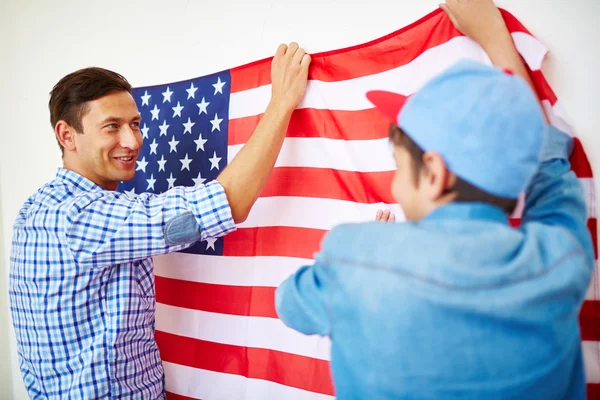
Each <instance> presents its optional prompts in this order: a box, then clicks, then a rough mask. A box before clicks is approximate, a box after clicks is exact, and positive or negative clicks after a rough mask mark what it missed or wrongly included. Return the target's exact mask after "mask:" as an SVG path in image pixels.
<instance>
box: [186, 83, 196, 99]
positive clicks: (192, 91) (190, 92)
mask: <svg viewBox="0 0 600 400" xmlns="http://www.w3.org/2000/svg"><path fill="white" fill-rule="evenodd" d="M196 90H198V88H197V87H194V82H192V84H191V85H190V88H189V89H185V91H186V92H187V93H188V97H187V99H188V100H189V99H195V98H196V97H195V96H196Z"/></svg>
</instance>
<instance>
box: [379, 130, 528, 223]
mask: <svg viewBox="0 0 600 400" xmlns="http://www.w3.org/2000/svg"><path fill="white" fill-rule="evenodd" d="M390 141H391V142H392V143H393V144H394V145H396V146H400V147H402V148H404V149H406V151H407V152H408V154H410V158H411V161H412V167H413V168H412V169H413V178H414V182H415V184H418V181H419V174H420V173H421V171H422V170H423V168H426V166H425V164H424V163H423V155H424V154H425V152H424V151H423V149H421V148H420V147H419V146H418V145H417V144H416V143H415V142H414V141H413V140H412V139H411V138H410V137H409V136H408V135H407V134H406V133H405V132H404V131H403V130H402V129H401V128H400V127H399V126H398V125H396V124H391V125H390ZM448 193H455V195H456V196H455V198H454V201H456V202H478V203H487V204H491V205H494V206H496V207H499V208H501V209H502V210H504V212H505V213H507V214H510V213H512V212H513V211H514V210H515V208H516V207H517V199H509V198H505V197H498V196H495V195H493V194H490V193H488V192H485V191H483V190H481V189H479V188H477V187H475V186H473V185H471V184H470V183H468V182H467V181H465V180H464V179H462V178H460V177H459V176H457V177H456V183H455V184H454V187H452V188H448V189H446V191H445V192H444V194H448Z"/></svg>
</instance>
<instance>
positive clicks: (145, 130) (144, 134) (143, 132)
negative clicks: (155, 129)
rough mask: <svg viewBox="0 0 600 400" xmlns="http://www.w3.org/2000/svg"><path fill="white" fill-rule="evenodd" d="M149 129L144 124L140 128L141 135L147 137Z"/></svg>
mask: <svg viewBox="0 0 600 400" xmlns="http://www.w3.org/2000/svg"><path fill="white" fill-rule="evenodd" d="M149 130H150V128H148V127H147V126H146V124H144V127H143V128H142V129H141V131H142V137H143V138H144V139H148V131H149Z"/></svg>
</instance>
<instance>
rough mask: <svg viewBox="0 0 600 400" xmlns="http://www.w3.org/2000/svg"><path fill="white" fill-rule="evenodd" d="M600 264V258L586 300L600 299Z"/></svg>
mask: <svg viewBox="0 0 600 400" xmlns="http://www.w3.org/2000/svg"><path fill="white" fill-rule="evenodd" d="M599 268H600V264H599V262H598V260H596V265H595V268H594V271H593V272H592V279H591V281H590V286H589V287H588V290H587V292H586V294H585V299H586V300H600V270H599ZM599 362H600V360H599Z"/></svg>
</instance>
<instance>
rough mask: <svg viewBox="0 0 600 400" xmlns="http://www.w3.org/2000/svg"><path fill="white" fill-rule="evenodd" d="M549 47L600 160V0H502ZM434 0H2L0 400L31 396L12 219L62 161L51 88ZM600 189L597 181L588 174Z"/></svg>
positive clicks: (364, 36) (360, 36)
mask: <svg viewBox="0 0 600 400" xmlns="http://www.w3.org/2000/svg"><path fill="white" fill-rule="evenodd" d="M497 4H499V5H500V6H502V7H504V8H506V9H507V10H509V11H510V12H512V13H513V14H515V15H516V16H517V18H519V19H520V20H521V21H522V22H523V23H524V24H525V26H527V27H528V28H529V30H530V31H531V32H532V33H533V34H534V35H536V36H537V37H538V38H540V39H541V40H542V41H543V42H544V43H545V44H546V46H547V47H548V48H549V49H550V50H551V54H550V56H549V58H548V60H547V62H546V64H545V68H544V71H545V73H546V77H547V78H548V80H549V82H550V83H551V85H552V86H553V88H554V90H555V91H556V93H557V94H558V97H559V99H560V100H561V102H562V103H563V106H564V107H565V108H566V110H567V113H568V115H569V116H570V117H571V119H572V122H573V124H574V126H575V128H576V132H577V135H578V136H579V137H580V138H581V140H582V142H583V144H584V148H585V149H586V151H587V154H588V157H589V158H590V161H591V163H592V168H593V169H594V170H595V171H596V172H598V171H600V138H599V136H598V134H597V133H596V129H597V127H598V125H600V107H599V106H600V102H599V101H598V99H597V98H596V93H598V92H599V90H598V89H599V88H600V87H599V86H600V85H599V83H600V75H599V74H598V73H597V66H598V65H600V63H599V61H600V44H599V43H600V40H599V39H600V34H599V33H598V31H597V30H596V23H597V20H598V18H599V17H600V2H598V1H594V0H571V1H569V2H566V1H563V0H561V1H559V0H546V1H542V0H504V1H497ZM437 6H438V1H435V0H395V1H389V0H368V1H366V0H365V1H356V0H318V1H315V0H303V1H297V0H296V1H292V0H287V1H285V0H280V1H276V0H273V1H270V0H253V1H244V0H218V1H216V0H215V1H208V0H204V1H193V0H170V1H168V2H166V1H161V0H144V1H142V0H118V1H117V0H104V1H97V2H88V1H76V0H53V1H49V0H19V1H16V0H12V1H10V0H0V60H1V62H0V77H1V78H0V84H1V86H0V117H1V120H2V129H1V131H0V354H1V355H2V361H1V362H0V388H2V389H1V390H0V399H5V398H6V399H11V398H14V399H25V398H27V395H26V392H25V389H24V387H23V383H22V381H21V377H20V373H19V369H18V361H17V356H16V348H15V344H14V333H13V330H12V326H11V324H10V315H9V312H8V310H9V308H8V296H7V282H8V262H9V249H10V242H11V236H12V224H13V221H14V218H15V215H16V214H17V212H18V210H19V208H20V207H21V205H22V203H23V202H24V201H25V200H26V199H27V197H28V196H29V195H31V194H32V193H33V192H34V191H35V190H36V189H37V188H38V187H39V186H41V185H42V184H43V183H45V182H46V181H48V180H50V179H51V178H52V177H53V175H54V174H55V172H56V168H57V167H59V166H60V165H61V160H60V151H59V149H58V146H57V144H56V141H55V138H54V136H53V131H52V129H51V127H50V124H49V114H48V109H47V102H48V92H49V91H50V90H51V88H52V86H53V85H54V84H55V83H56V82H57V81H58V80H59V79H60V78H61V77H63V76H64V75H66V74H68V73H70V72H72V71H74V70H76V69H79V68H83V67H87V66H101V67H105V68H108V69H111V70H114V71H117V72H119V73H121V74H123V75H124V76H125V77H126V78H127V79H128V80H129V81H130V82H131V83H132V84H133V85H134V86H142V85H150V84H159V83H167V82H173V81H178V80H182V79H188V78H194V77H198V76H202V75H206V74H209V73H213V72H217V71H220V70H223V69H227V68H231V67H235V66H238V65H241V64H245V63H247V62H251V61H255V60H258V59H261V58H264V57H268V56H271V55H272V54H273V53H274V52H275V49H276V48H277V45H278V44H279V43H280V42H289V41H292V40H295V41H298V42H299V43H300V44H301V45H302V46H303V47H305V49H306V50H307V51H308V52H312V53H315V52H321V51H326V50H333V49H338V48H342V47H346V46H351V45H356V44H360V43H364V42H366V41H370V40H373V39H376V38H379V37H381V36H383V35H386V34H388V33H390V32H393V31H395V30H397V29H399V28H402V27H403V26H406V25H408V24H410V23H411V22H413V21H415V20H417V19H419V18H421V17H423V16H424V15H426V14H427V13H429V12H431V11H433V10H434V9H435V8H437ZM596 185H597V186H596V188H597V189H598V184H597V183H596Z"/></svg>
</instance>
